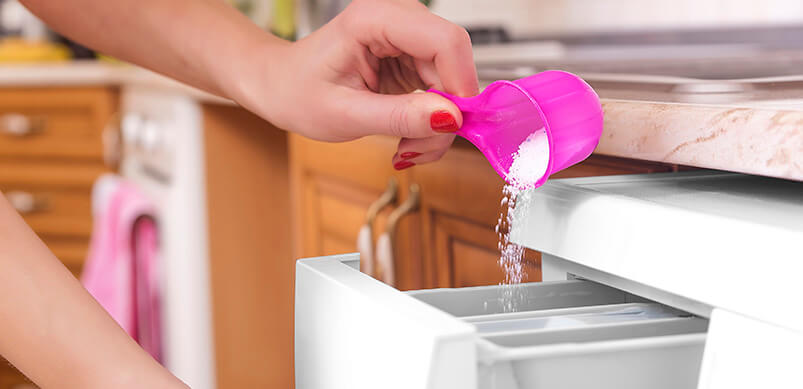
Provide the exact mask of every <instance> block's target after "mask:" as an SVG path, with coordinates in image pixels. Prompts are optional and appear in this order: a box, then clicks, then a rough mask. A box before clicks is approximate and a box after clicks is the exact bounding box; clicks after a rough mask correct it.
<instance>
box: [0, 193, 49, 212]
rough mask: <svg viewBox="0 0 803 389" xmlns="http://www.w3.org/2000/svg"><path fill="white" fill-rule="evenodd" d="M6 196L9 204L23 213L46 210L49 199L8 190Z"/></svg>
mask: <svg viewBox="0 0 803 389" xmlns="http://www.w3.org/2000/svg"><path fill="white" fill-rule="evenodd" d="M6 198H7V199H8V202H9V203H11V206H12V207H14V209H16V210H17V212H19V213H21V214H23V215H29V214H32V213H36V212H42V211H46V210H47V209H48V208H49V206H50V201H48V199H47V198H46V197H44V196H36V195H34V194H31V193H28V192H23V191H11V192H8V193H6Z"/></svg>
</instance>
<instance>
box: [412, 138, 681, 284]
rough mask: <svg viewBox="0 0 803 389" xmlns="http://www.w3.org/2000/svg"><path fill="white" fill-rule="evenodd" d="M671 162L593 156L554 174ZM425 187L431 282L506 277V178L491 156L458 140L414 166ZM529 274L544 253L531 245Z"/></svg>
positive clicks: (653, 168)
mask: <svg viewBox="0 0 803 389" xmlns="http://www.w3.org/2000/svg"><path fill="white" fill-rule="evenodd" d="M671 170H672V167H670V166H668V165H662V164H656V163H649V162H640V161H631V160H623V159H619V158H612V157H605V156H591V157H590V158H589V159H588V160H586V161H585V162H583V163H581V164H579V165H576V166H574V167H571V168H569V169H566V170H564V171H562V172H559V173H558V174H556V175H554V176H553V178H568V177H585V176H599V175H613V174H635V173H647V172H663V171H671ZM411 174H412V180H413V181H414V182H417V183H419V184H420V186H421V193H422V207H421V212H420V218H421V231H420V233H421V234H422V242H423V243H422V249H423V252H422V256H421V258H422V260H423V261H424V263H423V266H422V269H424V271H425V273H426V276H425V280H426V286H428V287H461V286H475V285H489V284H497V283H500V282H502V281H503V280H504V272H503V271H502V270H501V267H500V265H499V264H498V261H499V249H498V247H497V244H498V235H497V233H496V231H495V227H496V222H497V220H498V218H499V215H500V212H501V211H502V208H501V206H500V201H501V199H502V187H503V186H504V182H503V181H502V179H501V178H499V176H498V175H497V174H496V173H495V172H494V171H493V169H492V168H491V167H490V165H489V164H488V162H487V161H486V160H485V158H484V157H483V156H482V154H480V153H479V152H478V151H477V150H475V149H474V148H473V147H472V146H470V145H467V144H466V143H465V142H462V141H459V140H458V142H456V144H455V146H454V147H453V148H452V150H450V151H449V152H448V153H447V154H446V155H445V156H444V158H443V159H442V160H441V161H439V162H437V163H434V164H428V165H422V166H417V167H415V168H413V169H411ZM523 268H524V279H525V280H526V281H531V282H534V281H540V280H541V270H540V253H538V252H535V251H531V250H526V251H525V255H524V260H523Z"/></svg>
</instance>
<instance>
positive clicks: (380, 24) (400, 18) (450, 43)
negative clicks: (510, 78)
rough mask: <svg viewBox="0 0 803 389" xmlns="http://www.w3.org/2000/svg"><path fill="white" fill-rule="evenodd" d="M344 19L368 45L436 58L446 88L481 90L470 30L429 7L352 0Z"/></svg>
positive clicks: (466, 93)
mask: <svg viewBox="0 0 803 389" xmlns="http://www.w3.org/2000/svg"><path fill="white" fill-rule="evenodd" d="M387 20H392V21H393V22H392V23H387V22H385V21H387ZM342 22H343V23H345V24H346V28H347V29H348V30H349V31H351V34H352V36H353V37H354V38H355V39H357V41H358V42H360V44H362V45H364V46H366V47H369V48H377V47H382V46H384V45H387V46H390V47H394V48H397V49H399V50H401V51H402V52H404V53H406V54H409V55H410V56H412V57H414V58H416V59H419V60H423V61H431V62H433V63H434V64H435V68H436V70H437V73H438V76H439V78H440V80H441V82H442V83H443V86H444V89H445V91H446V92H449V93H453V94H457V95H460V96H472V95H474V94H476V93H477V91H478V90H479V86H478V81H477V71H476V69H475V67H474V58H473V54H472V50H471V39H470V38H469V36H468V33H467V32H466V30H465V29H463V28H461V27H459V26H457V25H456V24H453V23H451V22H449V21H447V20H446V19H443V18H441V17H439V16H437V15H435V14H432V13H431V12H429V10H427V9H426V7H422V6H419V5H417V4H413V3H407V2H377V1H370V0H362V1H353V2H352V5H351V6H350V7H349V9H348V10H347V12H344V17H343V18H342ZM383 50H388V51H389V50H390V49H387V48H385V49H383Z"/></svg>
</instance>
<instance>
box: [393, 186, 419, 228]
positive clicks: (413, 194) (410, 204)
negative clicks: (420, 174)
mask: <svg viewBox="0 0 803 389" xmlns="http://www.w3.org/2000/svg"><path fill="white" fill-rule="evenodd" d="M420 202H421V188H420V187H419V186H418V184H412V185H410V197H408V198H407V200H405V201H404V203H402V204H401V205H399V208H396V209H394V210H393V212H391V213H390V215H389V216H388V226H387V229H386V232H387V233H388V234H389V235H390V237H391V239H392V238H394V237H395V235H396V228H397V227H398V224H399V221H401V218H402V217H404V216H405V215H407V214H408V213H411V212H414V211H416V210H417V209H418V205H419V203H420Z"/></svg>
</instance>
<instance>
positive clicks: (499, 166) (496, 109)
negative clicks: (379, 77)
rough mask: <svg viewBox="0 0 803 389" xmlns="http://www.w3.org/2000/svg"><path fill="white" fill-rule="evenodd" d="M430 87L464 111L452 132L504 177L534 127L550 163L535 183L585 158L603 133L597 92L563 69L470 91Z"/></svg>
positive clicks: (507, 177) (539, 183)
mask: <svg viewBox="0 0 803 389" xmlns="http://www.w3.org/2000/svg"><path fill="white" fill-rule="evenodd" d="M430 92H434V93H438V94H440V95H441V96H444V97H446V98H447V99H449V100H451V101H452V102H454V103H455V104H456V105H457V107H458V108H459V109H460V111H461V112H462V113H463V126H462V127H461V128H460V130H458V131H457V135H460V136H462V137H463V138H466V139H467V140H468V141H469V142H471V143H472V144H473V145H474V146H476V147H477V148H478V149H479V150H480V151H481V152H482V153H483V155H485V158H487V159H488V162H490V163H491V165H492V166H493V168H494V170H496V173H497V174H499V176H501V177H502V178H503V179H505V181H507V182H508V183H511V179H510V178H509V174H508V173H509V171H510V166H511V165H512V164H513V156H514V154H515V153H516V152H517V151H518V149H519V145H520V144H521V143H522V142H523V141H524V140H525V139H527V137H528V136H530V134H532V133H533V132H535V131H537V130H540V129H542V128H543V129H544V130H545V131H546V134H547V138H548V140H549V164H548V166H547V169H546V173H544V175H543V176H542V177H541V179H539V180H538V181H537V182H536V183H535V184H534V185H533V187H536V188H537V187H539V186H541V185H543V184H544V183H545V182H546V180H547V179H548V178H549V176H551V175H552V174H555V173H557V172H559V171H561V170H563V169H566V168H567V167H569V166H572V165H574V164H577V163H579V162H581V161H583V160H585V159H586V158H588V156H589V155H591V153H592V152H593V151H594V149H595V148H596V147H597V144H598V143H599V138H600V136H601V135H602V106H601V105H600V101H599V97H598V96H597V94H596V93H595V92H594V90H593V89H591V87H590V86H589V85H588V84H587V83H586V82H585V81H583V80H582V79H581V78H580V77H577V76H575V75H574V74H571V73H568V72H563V71H559V70H550V71H546V72H542V73H538V74H534V75H532V76H529V77H525V78H522V79H520V80H516V81H506V80H500V81H496V82H494V83H492V84H490V85H488V87H486V88H485V90H483V91H482V93H481V94H479V95H477V96H474V97H467V98H466V97H457V96H452V95H449V94H448V93H444V92H441V91H437V90H434V89H431V90H430ZM522 189H526V188H522Z"/></svg>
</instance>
